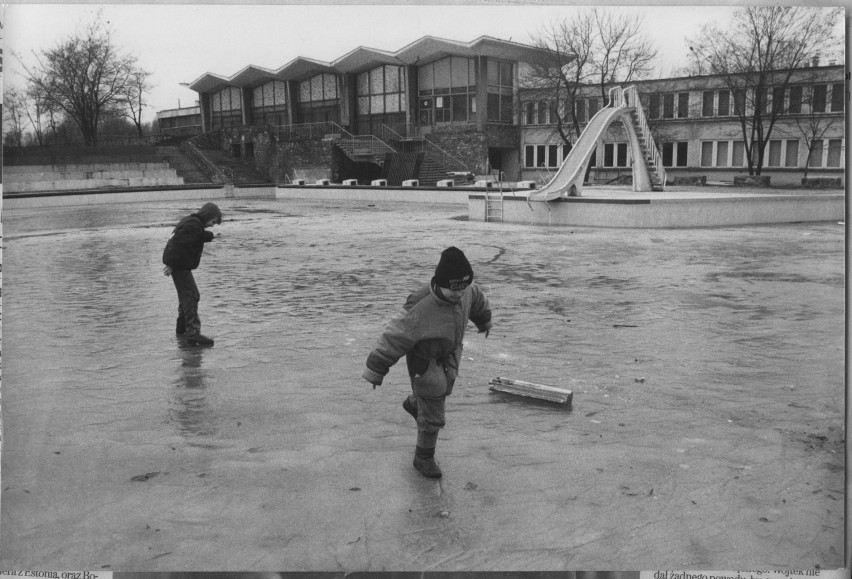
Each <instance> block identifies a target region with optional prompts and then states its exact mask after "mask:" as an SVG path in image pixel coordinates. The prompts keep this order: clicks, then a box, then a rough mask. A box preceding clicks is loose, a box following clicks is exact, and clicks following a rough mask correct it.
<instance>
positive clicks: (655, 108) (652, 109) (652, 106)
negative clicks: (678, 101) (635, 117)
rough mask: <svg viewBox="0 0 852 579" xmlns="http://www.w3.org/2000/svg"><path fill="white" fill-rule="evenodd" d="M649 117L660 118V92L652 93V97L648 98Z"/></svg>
mask: <svg viewBox="0 0 852 579" xmlns="http://www.w3.org/2000/svg"><path fill="white" fill-rule="evenodd" d="M648 118H651V119H659V118H660V95H659V93H652V94H651V96H650V98H649V99H648Z"/></svg>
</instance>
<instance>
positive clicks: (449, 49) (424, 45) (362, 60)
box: [186, 36, 545, 93]
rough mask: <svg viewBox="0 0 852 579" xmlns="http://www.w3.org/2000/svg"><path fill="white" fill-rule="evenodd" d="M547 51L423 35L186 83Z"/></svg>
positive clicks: (203, 88) (233, 82) (196, 85)
mask: <svg viewBox="0 0 852 579" xmlns="http://www.w3.org/2000/svg"><path fill="white" fill-rule="evenodd" d="M543 52H545V51H544V50H543V49H541V48H537V47H535V46H529V45H526V44H520V43H518V42H512V41H511V40H500V39H499V38H493V37H491V36H480V37H479V38H477V39H476V40H473V41H471V42H459V41H456V40H447V39H444V38H437V37H435V36H424V37H423V38H421V39H419V40H416V41H414V42H412V43H411V44H409V45H407V46H405V47H403V48H401V49H400V50H398V51H396V52H388V51H386V50H379V49H376V48H367V47H364V46H359V47H358V48H356V49H354V50H352V51H350V52H348V53H346V54H344V55H343V56H341V57H340V58H338V59H337V60H334V61H333V62H323V61H319V60H314V59H310V58H305V57H303V56H299V57H297V58H295V59H293V60H291V61H290V62H289V63H287V64H285V65H284V66H282V67H281V68H279V69H278V70H270V69H267V68H262V67H259V66H255V65H248V66H246V67H245V68H243V69H242V70H240V71H239V72H238V73H236V74H234V75H233V76H230V77H226V76H221V75H218V74H213V73H211V72H206V73H204V74H202V75H201V76H199V77H198V78H197V79H195V80H194V81H192V82H190V83H186V86H187V87H189V88H190V89H191V90H194V91H196V92H199V93H210V92H216V91H218V90H221V89H222V88H225V87H226V86H237V87H254V86H257V85H259V84H262V83H263V82H265V81H267V80H274V79H277V80H295V81H299V80H304V79H305V78H308V77H310V76H313V75H315V74H319V73H321V72H329V73H357V72H362V71H364V70H369V69H371V68H374V67H376V66H380V65H383V64H393V65H403V64H426V63H428V62H433V61H435V60H440V59H441V58H444V57H446V56H463V57H473V56H486V57H489V58H499V59H502V60H510V61H517V62H524V61H529V60H533V59H535V58H536V57H537V56H538V55H540V54H542V53H543Z"/></svg>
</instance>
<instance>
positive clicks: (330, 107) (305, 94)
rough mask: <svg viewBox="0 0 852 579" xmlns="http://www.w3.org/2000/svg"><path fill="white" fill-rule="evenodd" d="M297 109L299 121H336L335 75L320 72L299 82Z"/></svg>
mask: <svg viewBox="0 0 852 579" xmlns="http://www.w3.org/2000/svg"><path fill="white" fill-rule="evenodd" d="M297 111H298V115H297V117H298V122H300V123H323V122H338V121H339V120H340V106H339V100H338V92H337V76H336V75H333V74H328V73H321V74H317V75H314V76H313V77H311V78H309V79H307V80H303V81H302V82H300V83H299V107H298V110H297Z"/></svg>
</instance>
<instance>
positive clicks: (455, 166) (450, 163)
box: [382, 123, 468, 172]
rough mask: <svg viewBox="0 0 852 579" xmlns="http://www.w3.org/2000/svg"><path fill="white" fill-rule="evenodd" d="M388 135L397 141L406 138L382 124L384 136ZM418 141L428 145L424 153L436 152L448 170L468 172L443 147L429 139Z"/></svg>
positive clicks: (460, 162)
mask: <svg viewBox="0 0 852 579" xmlns="http://www.w3.org/2000/svg"><path fill="white" fill-rule="evenodd" d="M388 133H390V134H391V135H393V136H394V138H395V139H397V140H402V139H404V138H405V137H403V136H401V135H400V134H399V133H398V132H396V131H395V130H394V129H392V128H390V127H389V126H387V125H385V124H384V123H383V124H382V136H385V135H387V134H388ZM418 141H419V142H422V143H423V144H424V145H426V146H425V147H424V151H426V152H428V150H431V152H434V153H435V154H437V155H439V156H440V157H441V160H442V161H443V165H444V166H445V167H448V168H450V169H451V170H454V171H464V172H467V171H468V169H467V165H466V164H465V163H464V162H463V161H461V160H459V159H457V158H455V157H453V156H452V155H450V154H449V153H448V152H446V151H445V150H444V149H442V148H441V147H439V146H438V145H436V144H435V143H433V142H432V141H430V140H429V139H428V138H427V137H418Z"/></svg>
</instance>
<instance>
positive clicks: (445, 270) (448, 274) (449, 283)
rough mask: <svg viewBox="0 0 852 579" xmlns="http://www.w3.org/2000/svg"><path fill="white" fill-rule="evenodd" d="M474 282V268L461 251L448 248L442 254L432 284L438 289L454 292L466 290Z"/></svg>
mask: <svg viewBox="0 0 852 579" xmlns="http://www.w3.org/2000/svg"><path fill="white" fill-rule="evenodd" d="M472 281H473V268H472V267H470V262H469V261H468V260H467V258H466V257H465V256H464V253H463V252H462V250H461V249H459V248H457V247H448V248H447V249H445V250H444V251H442V252H441V260H440V261H439V262H438V267H436V268H435V277H433V278H432V282H433V283H434V284H435V285H437V286H438V287H445V288H449V289H452V290H461V289H464V288H466V287H467V286H469V285H470V284H471V282H472Z"/></svg>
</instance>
